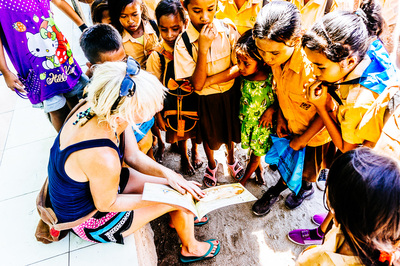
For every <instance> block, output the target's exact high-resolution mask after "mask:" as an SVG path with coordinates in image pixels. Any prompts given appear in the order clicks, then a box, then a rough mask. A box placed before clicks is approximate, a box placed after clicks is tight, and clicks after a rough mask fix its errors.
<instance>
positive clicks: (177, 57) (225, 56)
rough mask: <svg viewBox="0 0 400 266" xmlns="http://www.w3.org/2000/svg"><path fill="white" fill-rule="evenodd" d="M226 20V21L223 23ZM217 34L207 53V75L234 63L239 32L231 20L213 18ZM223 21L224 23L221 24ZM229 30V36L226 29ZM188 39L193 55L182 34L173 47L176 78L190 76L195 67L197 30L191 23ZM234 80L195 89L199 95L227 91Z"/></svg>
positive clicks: (188, 29)
mask: <svg viewBox="0 0 400 266" xmlns="http://www.w3.org/2000/svg"><path fill="white" fill-rule="evenodd" d="M225 22H226V23H225ZM213 23H214V25H215V27H216V29H217V31H218V34H217V37H216V38H215V39H214V41H213V42H212V43H211V47H210V49H209V50H208V53H207V76H212V75H215V74H218V73H221V72H223V71H224V70H227V69H228V68H229V67H231V66H232V65H234V64H236V56H235V53H234V52H233V51H234V47H235V44H236V41H237V39H238V38H239V33H238V32H237V30H236V28H235V26H234V25H233V23H232V22H229V21H227V20H224V21H222V20H219V19H214V21H213ZM223 23H225V25H224V24H223ZM227 29H228V30H229V37H228V34H227V31H226V30H227ZM186 32H187V34H188V37H189V41H190V43H191V44H192V51H193V57H192V56H190V54H189V52H188V51H187V49H186V46H185V43H184V42H183V39H182V35H180V36H179V37H178V39H177V40H176V43H175V48H174V66H175V77H176V79H177V80H182V79H188V78H190V77H191V76H192V75H193V73H194V70H195V69H196V62H197V57H198V49H199V48H198V47H199V42H198V39H199V32H198V31H197V30H196V29H195V27H194V26H193V25H192V23H190V24H189V26H188V28H187V30H186ZM234 82H235V81H234V80H230V81H227V82H222V83H218V84H213V85H211V86H209V87H204V88H203V89H202V90H201V91H196V93H197V94H199V95H210V94H216V93H223V92H225V91H228V90H229V89H230V88H231V87H232V86H233V83H234Z"/></svg>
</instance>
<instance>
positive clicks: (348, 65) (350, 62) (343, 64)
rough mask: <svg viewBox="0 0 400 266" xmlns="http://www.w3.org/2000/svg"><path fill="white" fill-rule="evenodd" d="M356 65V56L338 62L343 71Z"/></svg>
mask: <svg viewBox="0 0 400 266" xmlns="http://www.w3.org/2000/svg"><path fill="white" fill-rule="evenodd" d="M357 63H358V56H357V55H352V56H349V57H347V58H346V59H345V60H342V61H341V62H339V65H340V67H341V68H344V69H353V68H354V67H355V66H356V65H357Z"/></svg>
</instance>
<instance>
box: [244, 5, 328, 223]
mask: <svg viewBox="0 0 400 266" xmlns="http://www.w3.org/2000/svg"><path fill="white" fill-rule="evenodd" d="M253 38H254V40H255V43H256V46H257V49H258V51H259V53H260V55H261V57H262V58H263V60H264V62H265V63H266V64H268V65H269V66H270V67H271V69H272V74H273V76H274V80H275V82H276V95H277V98H278V103H279V107H280V108H279V109H280V110H278V119H277V129H276V132H277V135H278V137H288V136H289V134H290V137H291V141H290V147H291V148H292V149H294V150H300V149H302V148H304V147H306V149H305V159H304V169H303V175H302V176H303V181H302V187H301V189H300V191H299V192H298V194H297V195H296V194H295V193H294V192H293V193H291V194H290V195H289V196H288V197H287V198H286V200H285V205H286V207H287V208H289V209H294V208H296V207H298V206H300V204H301V203H302V202H303V201H304V200H305V199H307V198H310V197H311V196H312V195H313V193H314V189H313V186H312V182H315V181H316V178H317V176H318V174H319V171H320V170H321V169H323V168H329V165H330V164H331V162H332V160H333V156H334V153H335V147H334V145H333V143H331V139H330V137H329V133H328V132H327V131H326V130H325V129H324V125H323V122H322V120H321V118H320V117H319V116H318V114H317V110H316V108H315V107H314V106H313V105H312V104H311V103H309V102H308V101H307V99H306V94H305V91H304V87H303V86H304V84H306V83H307V82H308V80H309V79H310V78H312V77H313V75H314V73H313V67H312V64H311V62H310V61H309V60H307V58H306V55H305V54H304V51H303V50H302V48H301V23H300V12H299V10H298V9H297V8H296V6H295V5H293V4H291V3H289V2H284V1H273V2H270V3H269V4H267V5H265V6H264V7H263V8H262V9H261V11H260V13H259V14H258V16H257V21H256V24H255V25H254V29H253ZM286 188H287V186H286V184H285V183H284V181H283V179H282V178H281V179H280V180H279V181H278V183H277V184H276V185H275V186H273V187H270V188H269V189H268V191H267V192H265V193H264V195H263V196H262V197H261V199H259V200H258V201H256V203H255V204H254V205H253V208H252V209H253V213H254V214H256V215H259V216H262V215H265V214H267V213H268V212H269V211H270V210H271V207H272V206H273V204H274V203H275V202H276V201H277V200H278V198H279V195H280V194H281V193H282V191H283V190H285V189H286Z"/></svg>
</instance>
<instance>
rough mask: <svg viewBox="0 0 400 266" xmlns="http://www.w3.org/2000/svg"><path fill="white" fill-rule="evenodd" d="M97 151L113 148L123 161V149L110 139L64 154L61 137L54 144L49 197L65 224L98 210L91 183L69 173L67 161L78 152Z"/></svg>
mask: <svg viewBox="0 0 400 266" xmlns="http://www.w3.org/2000/svg"><path fill="white" fill-rule="evenodd" d="M60 132H61V130H60ZM95 147H110V148H113V149H115V150H116V151H117V152H118V155H119V157H120V158H122V156H121V153H120V150H119V148H118V147H117V146H116V145H115V143H114V142H112V141H111V140H110V139H93V140H86V141H82V142H78V143H75V144H73V145H70V146H68V147H66V148H65V149H63V150H60V134H58V135H57V137H56V139H55V141H54V144H53V147H52V148H51V150H50V158H49V165H48V175H49V196H50V202H51V204H52V207H53V210H54V213H55V214H56V216H57V218H58V221H59V222H61V223H64V222H72V221H75V220H77V219H79V218H82V217H84V216H86V215H87V214H89V213H90V212H92V211H93V210H94V209H96V207H95V205H94V202H93V198H92V195H91V193H90V187H89V181H87V182H77V181H75V180H73V179H71V178H70V177H69V176H68V175H67V173H66V172H65V161H66V160H67V158H68V156H70V155H71V154H72V153H74V152H76V151H80V150H84V149H90V148H95Z"/></svg>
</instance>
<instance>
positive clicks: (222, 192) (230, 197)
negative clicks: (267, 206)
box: [196, 183, 257, 219]
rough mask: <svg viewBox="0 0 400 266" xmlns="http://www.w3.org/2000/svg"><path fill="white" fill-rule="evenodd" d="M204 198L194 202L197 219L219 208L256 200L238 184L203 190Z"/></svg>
mask: <svg viewBox="0 0 400 266" xmlns="http://www.w3.org/2000/svg"><path fill="white" fill-rule="evenodd" d="M203 192H205V193H206V196H205V197H204V198H202V199H201V200H200V201H198V202H196V208H197V211H198V214H199V215H198V216H197V217H199V219H200V217H203V216H204V215H206V214H207V213H209V212H210V211H213V210H216V209H219V208H221V207H225V206H229V205H233V204H238V203H244V202H248V201H254V200H257V198H256V197H254V196H253V195H252V194H251V193H250V192H249V191H248V190H247V189H245V188H244V187H243V186H242V185H241V184H240V183H235V184H229V185H222V186H216V187H212V188H208V189H204V190H203Z"/></svg>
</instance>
